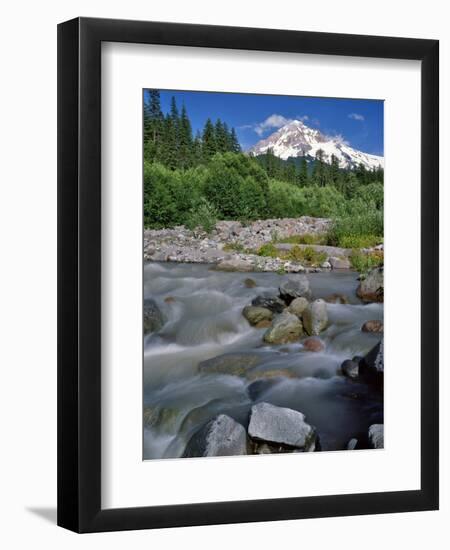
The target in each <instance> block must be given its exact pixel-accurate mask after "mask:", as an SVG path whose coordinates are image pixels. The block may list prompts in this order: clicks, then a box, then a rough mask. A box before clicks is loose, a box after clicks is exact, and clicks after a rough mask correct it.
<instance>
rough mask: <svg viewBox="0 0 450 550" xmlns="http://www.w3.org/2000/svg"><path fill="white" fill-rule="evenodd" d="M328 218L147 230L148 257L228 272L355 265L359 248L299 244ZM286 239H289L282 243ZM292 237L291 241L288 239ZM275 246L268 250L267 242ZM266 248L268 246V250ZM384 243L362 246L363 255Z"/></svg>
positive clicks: (321, 230)
mask: <svg viewBox="0 0 450 550" xmlns="http://www.w3.org/2000/svg"><path fill="white" fill-rule="evenodd" d="M330 225H331V221H330V220H329V219H326V218H311V217H306V216H305V217H301V218H283V219H273V220H259V221H255V222H253V223H250V224H247V225H243V224H242V223H241V222H236V221H220V222H217V224H216V225H215V228H214V229H213V230H212V231H210V232H209V233H206V232H205V231H203V230H201V229H200V228H199V229H197V230H189V229H187V228H186V227H184V226H178V227H175V228H172V229H159V230H155V229H152V230H150V229H146V230H145V231H144V260H145V261H158V262H177V263H208V264H212V265H215V266H216V268H217V269H219V270H223V271H241V272H246V271H247V272H250V271H263V272H284V273H318V272H321V271H323V270H330V269H350V268H351V267H352V265H351V256H352V254H353V253H354V250H353V249H351V248H342V247H335V246H326V245H323V244H316V243H315V242H311V243H310V244H304V243H295V244H292V243H290V242H289V240H291V239H293V238H298V239H300V240H301V238H302V237H305V240H306V237H307V238H308V240H310V241H320V238H321V237H324V236H325V235H326V234H327V232H328V231H329V228H330ZM283 241H285V242H283ZM286 241H287V242H286ZM268 246H269V247H271V248H270V249H268V248H267V247H268ZM264 249H266V250H264ZM382 250H383V245H382V244H380V245H378V246H376V247H374V248H367V249H360V250H359V252H360V253H361V254H370V253H373V252H374V251H377V252H379V253H381V254H382Z"/></svg>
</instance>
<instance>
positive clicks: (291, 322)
mask: <svg viewBox="0 0 450 550" xmlns="http://www.w3.org/2000/svg"><path fill="white" fill-rule="evenodd" d="M302 334H303V325H302V322H301V321H300V319H299V318H298V317H297V316H296V315H293V314H292V313H289V312H285V313H281V314H280V315H278V316H277V317H275V319H274V321H273V323H272V326H271V327H270V328H269V329H268V330H267V331H266V332H265V334H264V341H265V342H267V343H269V344H288V343H289V342H296V341H297V340H300V338H301V336H302Z"/></svg>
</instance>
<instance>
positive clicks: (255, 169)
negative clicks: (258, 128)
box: [205, 153, 268, 220]
mask: <svg viewBox="0 0 450 550" xmlns="http://www.w3.org/2000/svg"><path fill="white" fill-rule="evenodd" d="M267 195H268V181H267V176H266V174H265V173H264V171H263V170H262V169H261V168H260V167H259V166H258V165H257V164H256V163H254V162H253V161H252V159H251V158H249V157H247V156H245V155H242V154H235V153H224V154H216V155H215V156H214V157H213V158H212V159H211V162H210V163H209V164H208V173H207V176H206V180H205V196H206V198H207V199H208V200H209V201H210V202H211V203H212V204H213V205H214V206H215V208H216V209H217V211H218V212H219V214H220V215H221V216H222V218H223V219H245V220H252V219H257V218H262V217H265V214H266V211H267Z"/></svg>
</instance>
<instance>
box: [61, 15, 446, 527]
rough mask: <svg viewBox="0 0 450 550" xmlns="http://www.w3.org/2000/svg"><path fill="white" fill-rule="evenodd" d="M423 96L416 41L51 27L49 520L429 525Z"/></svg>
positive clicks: (434, 411)
mask: <svg viewBox="0 0 450 550" xmlns="http://www.w3.org/2000/svg"><path fill="white" fill-rule="evenodd" d="M438 89H439V86H438V42H437V41H435V40H422V39H420V40H419V39H409V38H387V37H375V36H357V35H341V34H327V33H311V32H299V31H281V30H268V29H256V28H255V29H252V28H239V27H218V26H203V25H187V24H173V23H159V22H158V23H157V22H141V21H120V20H102V19H89V18H78V19H74V20H71V21H68V22H65V23H62V24H61V25H59V27H58V209H59V221H58V257H59V260H58V280H59V284H58V331H59V333H58V342H59V347H58V524H59V525H60V526H62V527H65V528H68V529H71V530H73V531H76V532H97V531H113V530H125V529H150V528H162V527H175V526H189V525H206V524H218V523H236V522H255V521H274V520H283V519H297V518H298V519H300V518H312V517H327V516H347V515H357V514H377V513H388V512H389V513H390V512H405V511H420V510H435V509H437V508H438V471H439V463H438V456H439V449H438V433H439V426H438V396H439V392H438V303H439V302H438V151H439V144H438V137H439V115H438ZM385 362H386V374H385V371H384V363H385Z"/></svg>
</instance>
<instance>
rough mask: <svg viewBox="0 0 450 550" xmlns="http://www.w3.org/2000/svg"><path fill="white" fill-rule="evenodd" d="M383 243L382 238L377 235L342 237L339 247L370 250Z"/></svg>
mask: <svg viewBox="0 0 450 550" xmlns="http://www.w3.org/2000/svg"><path fill="white" fill-rule="evenodd" d="M382 242H383V237H380V236H378V235H344V236H342V237H341V239H340V240H339V246H342V247H343V248H372V247H374V246H376V245H377V244H381V243H382Z"/></svg>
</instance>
